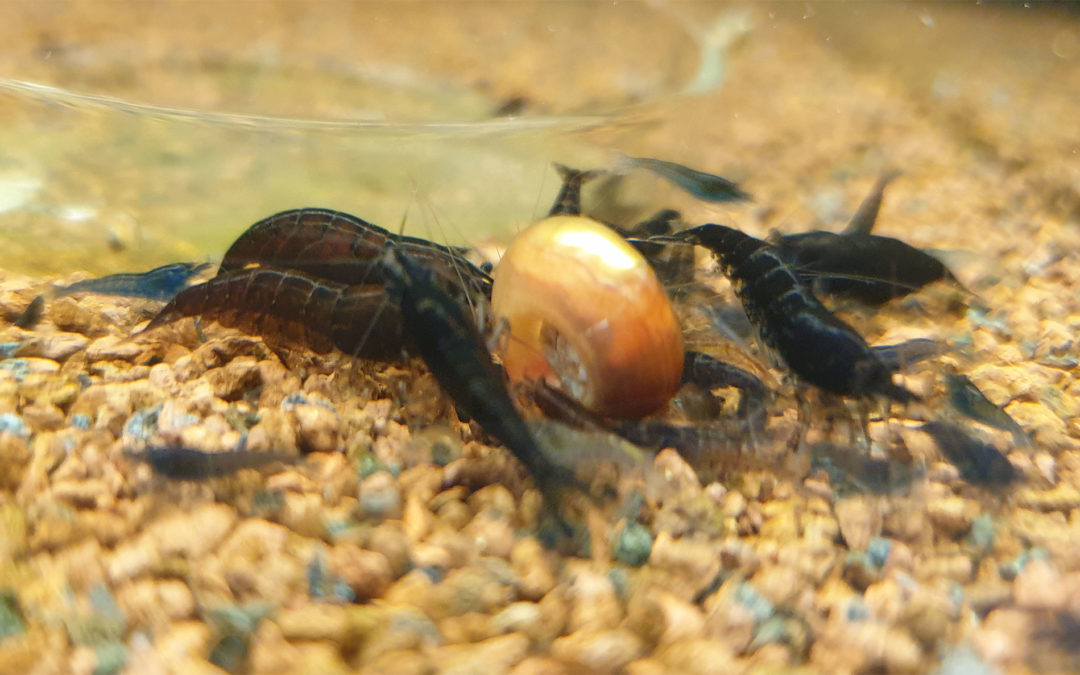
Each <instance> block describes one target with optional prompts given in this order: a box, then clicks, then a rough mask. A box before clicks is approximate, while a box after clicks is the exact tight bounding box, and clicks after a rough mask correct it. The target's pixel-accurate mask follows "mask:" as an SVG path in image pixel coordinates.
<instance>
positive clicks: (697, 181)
mask: <svg viewBox="0 0 1080 675" xmlns="http://www.w3.org/2000/svg"><path fill="white" fill-rule="evenodd" d="M623 162H624V163H626V164H627V165H629V166H631V167H635V168H640V169H645V170H646V171H651V172H653V173H655V174H656V175H657V176H660V177H661V178H663V179H665V180H667V181H670V182H671V183H674V184H675V185H677V186H679V187H680V188H682V189H683V190H685V191H686V192H688V193H690V194H692V195H693V196H694V197H697V198H698V199H700V200H702V201H706V202H733V201H744V200H749V199H751V197H750V195H749V194H747V193H746V192H743V191H742V190H741V189H740V188H739V185H738V184H737V183H734V182H732V181H730V180H728V179H727V178H722V177H720V176H717V175H714V174H711V173H705V172H704V171H698V170H696V169H691V168H690V167H686V166H683V165H682V164H676V163H675V162H668V161H665V160H662V159H652V158H649V157H629V156H627V157H625V158H624V159H623Z"/></svg>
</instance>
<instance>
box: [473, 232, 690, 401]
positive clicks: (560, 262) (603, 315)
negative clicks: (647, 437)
mask: <svg viewBox="0 0 1080 675" xmlns="http://www.w3.org/2000/svg"><path fill="white" fill-rule="evenodd" d="M492 310H493V313H494V315H495V317H496V320H497V321H502V320H504V319H505V321H506V322H507V323H508V324H509V331H510V337H509V339H508V340H507V341H506V343H505V344H506V347H505V350H504V351H503V354H502V361H503V365H504V367H505V368H506V371H507V374H508V375H509V377H510V379H511V380H514V381H520V380H523V379H533V380H535V379H540V378H548V379H550V378H551V377H553V376H554V378H556V379H557V381H558V383H559V384H560V385H561V387H562V389H563V390H564V391H565V392H566V393H568V394H570V395H571V396H573V397H574V398H575V399H577V400H578V401H579V402H580V403H581V404H582V405H584V406H585V407H586V408H589V409H590V410H592V411H594V412H596V413H599V414H601V415H604V416H606V417H620V418H631V417H642V416H644V415H647V414H649V413H652V412H655V411H656V410H658V409H659V408H660V407H662V406H663V405H664V404H665V403H666V402H667V401H668V400H669V399H670V398H671V397H672V396H673V395H674V393H675V391H676V390H677V389H678V388H679V383H680V381H681V378H682V370H683V342H682V331H681V329H680V326H679V322H678V319H677V318H676V316H675V311H674V309H673V308H672V306H671V301H670V299H669V298H668V295H667V292H666V291H665V290H664V288H663V286H662V285H661V284H660V282H659V280H657V278H656V275H655V274H654V273H653V270H652V268H651V267H650V266H649V264H648V262H647V261H646V260H645V259H644V258H643V257H642V256H641V254H640V253H638V252H637V250H635V249H634V248H633V247H632V246H631V245H630V244H628V243H627V242H626V241H625V240H624V239H623V238H622V237H621V236H619V234H618V233H616V232H615V231H614V230H612V229H611V228H608V227H606V226H604V225H602V224H600V223H599V222H597V221H595V220H593V219H591V218H586V217H584V216H577V215H558V216H552V217H549V218H546V219H544V220H542V221H540V222H538V223H536V224H534V225H532V226H530V227H529V228H527V229H526V230H525V231H524V232H522V233H521V234H520V235H518V237H517V238H516V239H515V240H514V241H513V243H512V244H511V245H510V247H509V248H508V249H507V250H506V253H505V254H504V255H503V258H502V260H501V261H500V263H499V265H498V267H497V268H496V269H495V280H494V285H493V287H492Z"/></svg>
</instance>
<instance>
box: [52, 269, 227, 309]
mask: <svg viewBox="0 0 1080 675" xmlns="http://www.w3.org/2000/svg"><path fill="white" fill-rule="evenodd" d="M212 266H213V265H212V263H171V264H169V265H162V266H161V267H155V268H154V269H152V270H150V271H149V272H141V273H134V274H132V273H126V272H125V273H121V274H110V275H108V276H104V277H99V278H97V279H87V280H85V281H77V282H75V283H73V284H68V285H67V286H59V287H57V289H56V294H57V295H58V296H60V295H71V294H72V293H100V294H102V295H122V296H125V297H131V298H147V299H148V300H165V301H168V300H171V299H172V298H173V296H175V295H176V294H177V293H179V292H180V291H182V290H184V289H185V288H187V286H188V284H189V283H191V280H192V279H193V278H195V277H196V276H198V275H199V274H200V273H201V272H203V271H205V270H207V269H209V268H210V267H212Z"/></svg>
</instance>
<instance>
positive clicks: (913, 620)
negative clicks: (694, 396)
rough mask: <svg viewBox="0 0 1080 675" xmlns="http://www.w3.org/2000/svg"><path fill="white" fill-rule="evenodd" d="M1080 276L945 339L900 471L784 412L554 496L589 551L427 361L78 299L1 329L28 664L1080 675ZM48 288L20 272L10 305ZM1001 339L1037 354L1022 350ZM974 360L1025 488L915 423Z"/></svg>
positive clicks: (8, 506) (895, 431)
mask: <svg viewBox="0 0 1080 675" xmlns="http://www.w3.org/2000/svg"><path fill="white" fill-rule="evenodd" d="M1077 282H1080V271H1078V270H1077V269H1076V267H1074V266H1072V265H1071V264H1067V263H1066V262H1065V261H1058V262H1054V263H1051V264H1049V265H1048V266H1047V267H1045V268H1044V269H1043V270H1042V271H1041V272H1039V273H1037V274H1034V275H1032V276H1031V277H1030V279H1029V281H1028V282H1027V283H1026V284H1025V285H1024V287H1023V288H1021V289H1019V290H1013V289H1009V290H1008V291H1007V292H1008V293H1010V294H1012V293H1020V294H1023V295H1025V296H1026V297H1028V301H1027V302H1025V303H1023V304H1022V305H1019V306H1016V307H1015V308H1013V309H1010V310H1008V311H1003V312H1001V313H999V314H998V315H997V316H998V318H999V319H1001V321H999V322H997V323H995V321H992V320H990V319H979V318H978V317H974V318H973V316H972V315H971V313H970V312H968V313H967V314H965V313H964V311H963V310H961V311H953V312H952V313H948V312H945V313H940V312H935V316H936V319H935V321H934V322H933V327H932V328H930V327H929V324H928V325H927V326H926V327H924V332H923V333H922V335H923V336H926V337H933V338H936V339H940V340H945V341H950V342H951V343H952V344H953V345H954V349H953V350H952V351H951V352H949V353H947V354H946V355H944V356H942V357H940V358H938V359H935V360H933V361H932V362H929V363H924V364H922V365H921V366H920V367H918V368H915V369H913V370H912V371H911V372H909V373H908V374H907V375H906V376H905V384H906V385H907V386H909V387H910V388H911V389H913V390H914V391H916V392H918V393H920V394H922V395H923V396H925V397H927V398H928V403H927V404H925V405H919V404H914V405H912V406H909V408H908V409H907V410H905V411H904V413H903V414H900V411H899V410H897V411H896V412H897V413H898V414H900V417H899V418H897V419H894V420H893V421H892V422H891V423H890V424H888V425H885V424H882V423H881V422H880V421H879V422H875V423H873V424H872V425H871V430H870V431H871V437H872V439H873V440H874V441H875V442H874V444H873V445H874V447H873V448H870V449H867V448H857V447H853V446H845V445H844V440H843V439H846V438H847V437H848V433H847V432H846V431H844V430H838V431H834V432H831V433H830V432H828V431H827V429H826V427H827V426H828V425H827V424H826V422H827V420H826V419H824V417H825V416H824V414H820V415H818V414H815V417H814V419H813V420H812V423H811V428H810V429H809V430H808V431H807V432H806V439H805V445H804V447H803V449H802V450H800V451H799V452H795V453H792V452H790V451H789V449H788V447H787V440H788V439H790V437H791V434H792V433H793V432H794V430H795V429H796V426H797V424H798V423H797V422H796V420H795V415H794V406H793V405H791V402H790V401H788V403H787V404H785V403H784V401H786V400H787V399H786V398H784V397H781V399H780V400H779V402H778V403H777V404H775V405H774V406H772V407H771V412H772V419H771V420H770V424H769V437H768V438H767V439H765V440H764V441H763V442H761V443H758V444H757V445H754V444H751V443H749V442H747V443H746V444H744V446H743V447H742V448H741V450H740V451H739V452H732V451H731V450H726V451H718V452H717V453H716V457H717V458H719V460H718V461H717V462H715V463H714V462H711V461H705V462H704V463H702V457H703V455H702V453H700V452H699V453H697V454H693V455H692V458H693V459H692V461H694V462H695V463H696V464H697V465H695V466H691V464H690V463H688V462H687V461H686V460H684V459H683V458H682V457H681V456H680V455H679V454H678V453H676V452H675V451H674V450H671V449H668V450H664V451H663V452H660V453H658V454H656V455H655V456H653V455H652V454H651V453H647V454H646V455H645V456H644V458H643V459H640V460H637V461H636V462H635V461H631V462H630V463H629V465H627V464H626V463H623V465H621V466H616V467H615V468H614V469H612V470H610V471H608V472H606V473H605V472H598V473H596V474H595V476H596V477H595V481H594V488H595V489H594V490H593V493H592V496H591V497H585V496H582V495H576V496H575V495H570V494H568V495H567V497H566V503H565V504H562V505H560V508H561V510H562V513H563V517H564V518H565V519H566V520H567V522H568V523H569V524H570V525H571V526H573V527H574V528H575V531H576V532H577V534H576V536H575V537H572V538H567V537H560V536H558V533H553V531H552V529H551V527H550V526H549V525H545V523H544V519H543V516H544V513H545V512H544V511H543V510H542V508H541V501H542V500H541V497H540V495H539V493H538V492H536V490H535V489H533V488H532V487H531V485H532V483H531V480H530V479H529V478H528V477H527V476H526V475H525V474H524V472H523V469H522V468H521V467H520V466H519V465H517V464H516V462H514V461H513V460H512V459H511V458H510V456H509V454H508V453H506V452H505V451H504V450H503V449H500V448H497V447H492V446H490V445H488V444H486V443H484V442H483V437H482V435H481V434H480V432H479V431H478V430H477V429H475V428H474V427H470V426H469V425H465V424H461V423H459V422H457V421H456V417H455V416H454V415H453V413H452V412H451V406H450V404H449V403H448V401H446V400H445V399H444V398H443V397H442V396H441V395H440V394H439V393H438V390H437V387H436V386H435V384H434V381H433V380H432V378H431V377H430V376H429V375H427V374H425V372H424V370H423V367H422V366H421V365H419V364H411V363H410V364H403V365H399V366H389V367H387V366H374V365H371V364H365V363H362V362H357V361H354V360H352V359H348V358H346V357H343V356H337V355H333V354H331V355H328V356H324V357H318V356H315V355H312V354H306V353H303V352H284V351H275V349H273V348H272V347H270V346H268V345H267V344H265V343H264V342H263V341H262V340H261V339H259V338H257V337H251V336H247V335H243V334H240V333H238V332H235V331H230V330H228V329H222V328H220V327H217V326H216V325H214V324H210V325H207V326H204V327H203V330H202V332H200V331H198V330H196V327H195V324H194V323H193V322H192V321H190V320H186V321H181V322H178V323H177V324H174V325H172V326H169V327H166V328H164V329H160V330H158V331H155V332H153V333H151V334H138V333H137V330H138V329H139V328H140V327H141V326H142V325H143V324H144V323H145V321H146V319H147V318H148V317H149V316H150V315H152V313H153V312H154V311H155V310H156V308H157V307H158V306H159V304H158V303H154V302H150V301H131V300H126V299H110V298H106V297H102V296H96V295H92V294H86V295H83V296H79V297H62V298H55V299H50V300H48V301H47V302H46V304H45V307H44V310H43V315H42V319H41V321H40V323H38V324H37V325H35V326H33V327H31V328H19V327H16V326H14V325H12V324H10V323H7V322H5V324H4V326H3V327H2V328H0V349H3V350H4V358H3V359H2V360H0V514H2V517H0V526H2V528H3V532H2V536H0V542H2V547H3V548H2V549H0V566H2V574H0V578H2V579H3V580H4V582H3V587H2V589H0V591H2V593H0V636H2V638H0V670H3V671H5V672H11V671H13V670H15V669H18V668H26V669H29V668H30V666H31V665H34V664H36V667H37V668H38V669H39V670H38V671H37V672H50V671H51V672H71V671H75V672H91V671H95V672H119V671H126V672H170V671H176V670H182V671H184V672H216V671H217V669H224V670H229V671H235V670H241V669H246V670H247V671H248V672H299V671H308V672H312V671H319V672H337V671H341V672H344V671H348V670H349V669H356V668H362V669H364V672H395V673H401V672H417V673H420V672H469V673H477V672H483V673H488V672H490V673H501V672H514V673H534V672H543V673H549V672H550V673H558V672H582V671H594V672H615V671H620V670H624V671H625V672H630V673H652V672H717V671H718V670H723V671H725V672H741V671H752V670H755V669H766V670H767V669H787V668H793V667H800V668H805V669H807V670H808V671H816V672H843V671H875V670H885V671H890V672H910V671H918V670H927V669H931V668H933V667H936V666H938V665H939V664H942V663H944V664H945V665H944V666H942V667H943V668H945V672H960V671H952V670H950V669H951V668H961V667H968V668H971V667H982V668H991V667H994V668H1003V669H1006V670H1011V669H1012V668H1019V669H1021V670H1022V669H1023V667H1025V666H1024V664H1035V666H1036V667H1040V668H1050V669H1057V668H1066V667H1070V666H1071V665H1075V662H1074V661H1073V659H1074V655H1073V653H1072V651H1071V648H1070V646H1069V645H1070V644H1072V642H1073V641H1074V636H1075V634H1076V622H1077V621H1078V620H1080V544H1078V543H1077V542H1080V537H1078V536H1077V531H1076V527H1077V526H1076V523H1075V520H1076V515H1075V514H1077V513H1080V511H1078V509H1080V442H1078V439H1080V421H1078V418H1077V415H1078V414H1080V406H1078V405H1077V402H1076V396H1077V395H1078V394H1080V382H1078V381H1077V378H1076V372H1077V371H1076V365H1075V356H1076V347H1075V343H1074V341H1073V339H1072V335H1074V334H1075V330H1076V327H1077V325H1078V324H1080V307H1078V305H1080V301H1078V300H1077V299H1076V296H1075V295H1072V296H1069V295H1066V294H1063V293H1060V292H1055V291H1054V290H1053V289H1054V288H1055V287H1057V288H1062V287H1072V288H1075V287H1077V285H1076V284H1077ZM43 290H45V285H44V284H43V283H42V282H40V281H35V280H30V279H16V278H12V279H6V280H4V281H3V282H0V313H2V314H3V315H4V316H5V317H9V318H13V317H17V316H18V315H19V314H20V313H21V312H23V311H24V310H25V308H26V306H27V305H28V304H29V302H30V301H31V300H32V299H33V298H34V297H35V296H36V295H37V294H38V293H40V292H42V291H43ZM999 292H1000V293H1005V292H1006V291H1004V290H1002V291H996V290H994V288H993V287H992V288H990V289H989V290H988V291H987V292H986V294H984V300H988V301H991V302H997V301H999V299H998V298H997V297H995V294H996V293H999ZM927 293H928V298H924V302H925V303H933V302H935V301H936V300H938V299H940V298H938V297H937V296H936V295H935V293H934V291H933V290H932V289H931V290H930V291H928V292H927ZM949 293H950V292H949V291H943V292H942V293H941V294H939V295H942V296H943V297H946V298H948V297H951V296H950V295H949ZM943 302H946V303H947V302H951V300H943ZM1003 305H1004V303H1002V306H1003ZM1059 309H1060V310H1061V313H1058V311H1057V310H1059ZM911 311H913V310H911V308H909V307H904V306H903V305H900V306H897V307H891V308H887V310H886V311H883V312H881V313H879V314H878V315H876V316H874V317H873V318H870V319H867V318H866V317H865V316H864V317H863V320H862V325H860V328H861V329H862V330H863V331H864V332H866V333H867V334H868V335H870V336H871V337H872V338H873V339H872V340H871V341H872V342H881V341H883V338H887V337H889V336H890V335H892V336H894V337H895V336H898V335H901V336H910V335H911V334H913V331H915V329H914V328H912V326H913V325H916V322H912V321H907V322H905V326H906V327H905V330H904V331H898V330H896V329H893V331H892V332H891V333H890V329H889V325H890V323H895V322H896V321H897V315H898V314H899V315H903V314H904V313H905V312H911ZM1061 316H1064V317H1065V318H1064V319H1060V318H1052V317H1061ZM943 317H944V318H943ZM856 319H858V317H857V316H854V315H853V320H856ZM1002 323H1007V324H1008V325H1009V326H1010V327H1011V329H1012V330H1014V331H1015V332H1016V334H1019V335H1030V336H1038V337H1037V339H1033V340H1032V341H1031V342H1030V343H1028V344H1020V345H1017V344H1016V343H1015V341H1014V340H1010V339H1008V337H1007V336H1004V335H1002V334H1001V326H1000V324H1002ZM961 337H963V338H964V339H960V338H961ZM949 369H956V370H962V371H963V372H966V373H968V374H969V376H970V377H971V379H972V381H973V382H975V383H976V384H977V385H978V386H979V387H980V388H981V389H982V390H983V391H984V392H985V393H986V394H987V395H988V396H989V397H990V398H991V399H993V400H996V401H1011V403H1009V404H1008V406H1007V407H1006V410H1007V411H1008V412H1009V413H1010V414H1011V415H1012V416H1013V417H1014V418H1015V419H1016V420H1017V421H1018V422H1019V423H1020V424H1021V425H1022V427H1023V428H1024V429H1025V431H1026V433H1027V434H1028V435H1029V437H1030V443H1027V442H1021V441H1023V439H1017V438H1014V437H1013V436H1012V435H1010V434H1008V433H1006V432H997V431H994V430H992V429H990V428H988V427H987V428H980V427H979V425H974V424H969V425H968V426H967V427H966V428H968V429H969V431H970V433H971V434H972V435H973V436H974V437H977V438H979V439H982V440H983V441H985V442H986V443H987V444H989V445H992V446H993V447H994V448H996V449H997V450H1000V451H1001V452H1002V453H1003V454H1004V455H1005V456H1007V457H1008V460H1009V462H1010V464H1011V466H1012V467H1013V469H1014V471H1015V479H1014V480H1013V481H1012V482H1011V483H1008V484H1006V485H1004V486H1002V485H981V484H979V482H978V481H977V480H976V481H973V480H971V479H970V476H964V475H962V472H963V471H964V469H965V466H964V465H963V463H955V461H954V462H950V461H948V459H947V456H948V455H947V453H945V452H943V448H941V447H940V446H939V444H938V443H937V442H935V440H934V439H933V438H932V437H931V436H930V435H929V434H927V433H924V432H922V431H919V430H918V426H917V425H918V423H919V422H921V421H924V420H926V419H936V418H937V417H938V416H939V415H938V414H939V413H940V411H941V410H943V409H944V408H946V407H947V406H946V405H945V403H944V393H943V392H944V388H943V384H942V383H941V377H940V373H941V372H942V371H943V370H949ZM788 406H790V407H788ZM840 426H841V427H842V426H843V424H841V425H840ZM561 444H562V445H563V448H562V449H563V451H564V453H567V454H566V455H565V456H566V457H568V458H569V459H568V460H567V461H570V462H577V463H580V464H582V465H588V464H589V463H590V462H595V461H596V457H597V456H599V457H606V456H608V455H611V454H612V451H611V449H610V447H611V445H612V441H611V440H610V438H609V437H607V436H606V435H603V434H592V435H588V434H582V435H578V436H570V437H569V440H565V439H564V440H563V441H561ZM163 445H182V446H184V447H187V448H191V449H196V450H201V451H207V452H217V453H231V452H236V451H237V448H241V447H242V448H243V451H242V452H245V453H250V454H251V455H252V456H254V454H255V453H266V454H264V455H263V456H264V457H267V458H268V459H267V461H266V462H253V468H249V469H244V470H241V471H239V472H237V473H235V474H230V475H226V476H223V477H213V476H212V474H211V472H209V471H208V472H207V474H206V477H204V478H198V479H196V480H174V479H170V478H168V477H167V476H163V475H161V474H159V473H156V472H155V471H154V470H153V468H152V467H151V466H150V465H149V464H148V463H147V462H145V461H143V459H142V458H141V456H140V452H144V451H145V448H147V447H149V446H163ZM616 445H617V444H616ZM945 450H947V449H945ZM704 456H705V457H706V458H707V454H706V455H704ZM860 458H862V460H864V461H860ZM714 459H716V458H714ZM871 459H872V460H874V462H876V463H871V462H870V461H869V460H871ZM883 470H884V471H885V473H884V474H882V473H881V472H882V471H883ZM196 472H197V470H196ZM976 475H977V474H976ZM965 477H966V478H968V479H965ZM613 495H614V496H613ZM965 672H968V671H965Z"/></svg>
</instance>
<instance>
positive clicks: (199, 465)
mask: <svg viewBox="0 0 1080 675" xmlns="http://www.w3.org/2000/svg"><path fill="white" fill-rule="evenodd" d="M124 454H125V455H126V456H127V457H128V458H130V459H134V460H136V461H141V462H146V463H147V464H149V465H150V466H151V467H152V468H153V469H154V473H156V474H158V475H160V476H163V477H165V478H168V479H170V480H205V479H207V478H221V477H222V476H228V475H231V474H234V473H236V472H237V471H241V470H243V469H259V468H262V467H264V466H267V465H269V464H273V463H275V462H286V463H292V462H295V461H296V460H297V459H298V458H297V457H296V456H293V455H286V454H284V453H278V452H253V451H251V450H226V451H223V452H206V451H205V450H197V449H195V448H188V447H184V446H180V445H167V446H159V447H151V448H147V449H146V450H141V451H126V452H125V453H124Z"/></svg>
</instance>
